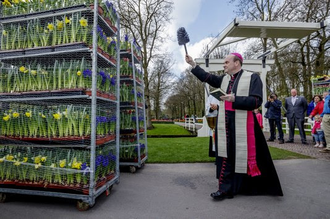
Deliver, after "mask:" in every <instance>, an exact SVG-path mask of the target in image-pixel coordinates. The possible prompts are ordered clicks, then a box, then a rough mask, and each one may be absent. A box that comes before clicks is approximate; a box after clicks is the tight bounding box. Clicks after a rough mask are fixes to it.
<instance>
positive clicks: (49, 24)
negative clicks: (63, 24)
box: [47, 23, 54, 31]
mask: <svg viewBox="0 0 330 219" xmlns="http://www.w3.org/2000/svg"><path fill="white" fill-rule="evenodd" d="M47 28H48V30H49V31H53V30H54V24H52V23H48V25H47Z"/></svg>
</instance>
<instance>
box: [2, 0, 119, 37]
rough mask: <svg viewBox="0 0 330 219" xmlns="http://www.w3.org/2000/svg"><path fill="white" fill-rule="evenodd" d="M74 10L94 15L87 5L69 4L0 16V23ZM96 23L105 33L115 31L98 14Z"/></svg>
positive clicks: (50, 15)
mask: <svg viewBox="0 0 330 219" xmlns="http://www.w3.org/2000/svg"><path fill="white" fill-rule="evenodd" d="M76 12H82V13H83V14H84V15H85V16H87V17H91V18H92V16H93V15H94V12H93V10H92V9H91V8H90V7H89V6H87V5H76V6H71V7H67V8H59V9H54V10H48V11H40V12H35V13H30V14H22V15H14V16H8V17H1V18H0V23H2V24H7V23H17V22H26V21H28V20H32V19H47V18H51V17H56V16H61V15H65V14H71V13H76ZM98 24H99V25H100V26H101V27H102V28H103V27H106V28H105V30H106V33H107V34H110V35H113V34H115V33H116V32H117V31H116V30H114V29H113V27H111V26H110V25H109V24H108V23H107V22H106V21H105V19H104V18H103V17H102V16H101V15H98Z"/></svg>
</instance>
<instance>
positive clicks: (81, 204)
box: [77, 200, 89, 211]
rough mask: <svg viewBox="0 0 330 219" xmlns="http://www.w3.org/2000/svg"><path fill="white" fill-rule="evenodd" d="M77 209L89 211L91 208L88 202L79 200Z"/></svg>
mask: <svg viewBox="0 0 330 219" xmlns="http://www.w3.org/2000/svg"><path fill="white" fill-rule="evenodd" d="M77 209H78V210H79V211H87V210H88V209H89V204H88V203H87V202H84V201H81V200H78V201H77Z"/></svg>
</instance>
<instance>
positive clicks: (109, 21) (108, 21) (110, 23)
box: [104, 17, 113, 27]
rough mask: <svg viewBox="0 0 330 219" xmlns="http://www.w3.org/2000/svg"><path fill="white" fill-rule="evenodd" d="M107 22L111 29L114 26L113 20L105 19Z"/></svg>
mask: <svg viewBox="0 0 330 219" xmlns="http://www.w3.org/2000/svg"><path fill="white" fill-rule="evenodd" d="M104 20H105V22H107V24H108V25H109V26H110V27H111V26H112V25H113V24H112V22H111V20H110V19H109V18H108V17H105V18H104Z"/></svg>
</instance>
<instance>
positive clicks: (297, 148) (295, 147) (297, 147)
mask: <svg viewBox="0 0 330 219" xmlns="http://www.w3.org/2000/svg"><path fill="white" fill-rule="evenodd" d="M264 135H265V137H266V139H268V137H269V133H264ZM306 137H307V142H308V145H304V144H301V140H300V136H295V142H294V143H285V144H279V143H278V141H274V142H268V145H269V146H272V147H276V148H281V149H285V150H288V151H293V152H296V153H299V154H304V155H307V156H311V157H313V158H317V159H322V160H330V153H320V152H319V150H320V148H314V144H313V138H312V136H306ZM284 139H286V140H287V139H288V136H284Z"/></svg>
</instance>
